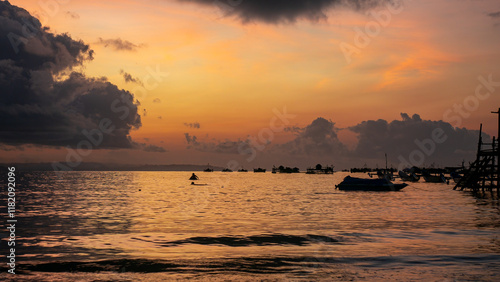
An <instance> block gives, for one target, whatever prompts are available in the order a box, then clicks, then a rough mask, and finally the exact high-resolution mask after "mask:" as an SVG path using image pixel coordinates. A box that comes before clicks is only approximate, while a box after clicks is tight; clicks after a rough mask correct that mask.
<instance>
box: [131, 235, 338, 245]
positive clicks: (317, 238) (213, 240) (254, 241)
mask: <svg viewBox="0 0 500 282" xmlns="http://www.w3.org/2000/svg"><path fill="white" fill-rule="evenodd" d="M133 239H135V240H141V241H146V242H154V243H156V244H160V245H161V246H163V247H172V246H180V245H185V244H195V245H223V246H230V247H246V246H268V245H295V246H304V245H310V244H320V243H322V244H340V240H339V239H336V238H332V237H328V236H322V235H313V234H307V235H303V236H296V235H286V234H261V235H254V236H218V237H191V238H187V239H183V240H176V241H167V242H158V241H149V240H146V239H144V238H137V237H135V238H133Z"/></svg>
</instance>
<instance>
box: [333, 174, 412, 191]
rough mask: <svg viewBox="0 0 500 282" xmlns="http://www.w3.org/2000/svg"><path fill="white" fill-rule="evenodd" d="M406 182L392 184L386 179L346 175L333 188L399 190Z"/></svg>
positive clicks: (347, 189) (345, 189)
mask: <svg viewBox="0 0 500 282" xmlns="http://www.w3.org/2000/svg"><path fill="white" fill-rule="evenodd" d="M406 186H408V184H406V183H401V184H394V183H392V182H391V181H389V180H387V179H365V178H357V177H351V176H346V177H345V178H344V180H343V181H342V182H340V183H339V184H338V185H335V188H337V189H339V190H343V191H399V190H401V189H403V188H405V187H406Z"/></svg>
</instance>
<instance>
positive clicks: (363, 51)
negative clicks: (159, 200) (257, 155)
mask: <svg viewBox="0 0 500 282" xmlns="http://www.w3.org/2000/svg"><path fill="white" fill-rule="evenodd" d="M10 2H11V4H13V5H18V6H21V7H23V8H25V9H27V10H28V11H29V12H30V13H32V14H33V15H38V17H39V18H40V19H42V22H43V24H45V25H47V26H49V27H50V28H51V30H52V32H55V33H65V32H67V33H69V34H70V35H71V36H72V37H73V38H74V39H81V40H83V41H84V42H86V43H88V44H90V45H91V48H92V49H93V50H95V59H94V60H93V61H92V62H89V63H87V64H86V65H85V73H86V74H87V75H88V76H96V77H100V76H106V77H107V78H108V79H109V80H110V81H111V82H112V83H114V84H116V85H118V86H119V87H120V88H123V89H127V90H130V91H132V92H133V90H134V89H137V87H140V85H138V84H134V83H126V82H125V81H124V79H123V77H122V75H121V74H120V70H124V71H125V72H127V73H130V74H131V75H132V76H133V77H136V78H138V79H140V80H144V78H145V77H146V76H147V75H148V68H152V69H155V68H157V67H158V68H159V69H161V70H162V71H163V72H168V73H169V76H168V77H165V78H162V80H161V81H160V82H159V83H157V84H156V85H154V87H151V88H150V89H148V90H147V91H146V92H145V95H143V96H141V97H140V99H139V100H140V103H141V110H140V113H141V114H143V111H144V109H145V110H146V112H147V114H146V115H145V116H144V115H143V116H142V124H143V126H142V127H141V128H140V129H139V130H137V131H134V132H133V133H132V138H133V139H134V140H139V141H142V142H144V141H143V140H144V138H147V139H146V140H149V142H150V143H152V144H155V145H158V146H163V147H165V148H166V149H167V150H169V151H177V150H184V148H185V147H186V144H185V137H184V133H190V134H195V135H197V136H199V137H203V136H205V138H206V140H211V139H212V138H214V139H217V140H224V139H226V138H227V139H231V140H236V139H238V138H241V139H244V138H246V136H247V135H249V134H250V135H256V134H257V133H258V132H259V131H260V130H261V129H262V128H266V127H268V126H269V121H270V119H271V118H272V117H273V109H282V108H283V107H284V106H286V107H287V109H288V112H289V113H292V114H294V115H296V117H295V118H294V119H293V122H292V124H290V125H291V126H299V127H305V126H307V125H308V124H310V123H311V121H312V120H314V119H316V118H317V117H324V118H326V119H330V120H332V121H333V122H335V123H336V125H337V127H340V128H344V127H349V126H354V125H356V124H358V123H360V122H362V121H364V120H370V119H374V120H376V119H386V120H388V121H392V120H394V119H399V118H400V113H401V112H405V113H408V114H410V115H412V114H414V113H418V114H420V116H421V117H422V118H424V119H430V120H441V119H443V115H444V114H445V113H446V111H447V110H449V109H453V106H454V104H462V103H463V101H464V99H466V98H467V97H468V96H470V95H473V94H474V91H475V89H476V87H477V85H478V84H479V81H478V76H483V77H487V76H488V75H490V74H492V75H493V80H496V81H500V72H499V71H498V63H500V53H499V52H498V46H500V18H495V17H491V16H488V14H489V13H493V12H497V11H500V3H499V2H498V1H495V0H486V1H447V0H437V1H404V2H405V7H404V9H403V11H402V12H401V13H399V14H392V15H391V20H390V21H389V23H388V24H387V26H383V27H381V28H380V33H379V34H377V35H376V36H373V37H370V42H369V44H367V46H364V47H360V48H358V51H359V53H357V54H355V55H353V57H352V60H351V62H350V63H348V62H347V60H346V58H345V56H344V54H343V53H342V51H341V50H340V48H339V45H340V44H341V43H347V44H350V45H353V46H354V45H355V36H356V28H359V29H360V30H365V28H366V26H367V24H373V23H374V22H375V20H374V18H373V17H371V16H369V15H367V14H366V13H359V12H353V11H348V10H345V9H337V10H329V11H328V14H327V16H328V18H327V19H326V20H322V21H319V22H311V21H309V20H304V19H299V20H298V21H297V22H295V23H292V24H283V23H282V24H269V23H262V22H257V21H255V22H250V23H242V22H241V20H239V19H238V18H236V17H224V16H223V14H222V13H221V11H220V10H219V9H218V8H217V7H210V6H199V5H194V4H186V3H179V2H178V1H166V0H164V1H161V0H146V1H138V0H137V1H135V0H127V1H122V0H121V1H118V0H116V1H115V0H105V1H94V0H88V1H78V0H73V1H59V2H61V3H59V2H58V1H56V0H51V1H49V0H46V1H44V0H22V1H21V0H11V1H10ZM64 2H67V3H64ZM43 3H52V4H53V3H57V5H55V6H54V5H53V6H44V4H43ZM47 7H49V8H50V9H48V8H47ZM377 11H384V9H383V8H382V9H379V10H377ZM71 15H73V16H71ZM99 38H103V39H116V38H120V39H122V40H126V41H129V42H131V43H133V44H135V45H137V46H139V47H138V48H137V50H135V51H116V50H114V49H113V48H110V46H108V47H105V46H103V45H99V44H97V42H98V41H99ZM358 47H359V46H358ZM151 82H154V81H151ZM499 91H500V90H498V91H497V92H495V93H493V95H492V96H491V97H490V98H488V99H487V100H486V101H481V103H480V105H479V107H478V108H477V109H475V110H474V111H471V112H470V117H468V118H464V119H463V125H462V126H466V127H468V128H471V129H477V128H478V127H479V123H484V124H485V125H484V126H485V129H486V131H487V132H488V133H490V134H494V135H496V126H497V125H496V117H495V116H494V115H491V114H490V113H489V112H490V111H491V110H494V109H495V108H497V107H498V106H499V105H500V103H499V102H500V98H499V96H498V95H497V94H498V92H499ZM155 99H159V101H161V102H159V103H158V102H154V101H155ZM157 101H158V100H157ZM159 117H161V119H160V118H159ZM195 122H197V123H199V124H200V125H201V128H200V129H193V128H188V127H186V126H185V125H184V123H195ZM292 137H293V136H292V135H291V134H288V133H279V134H277V135H276V139H275V140H276V141H283V142H284V141H286V140H290V139H291V138H292ZM352 139H353V137H352V136H351V137H349V138H347V139H346V140H348V141H349V140H352ZM167 155H168V154H167ZM18 157H19V158H20V159H22V156H20V155H18ZM159 158H160V157H154V158H152V161H153V162H159ZM194 158H195V157H193V159H194ZM161 160H166V161H165V162H166V163H171V162H182V158H181V157H180V155H175V154H173V153H172V156H170V157H168V156H162V157H161ZM205 160H206V158H200V160H199V161H201V162H204V161H205ZM0 161H1V160H0ZM4 161H5V160H4ZM195 161H196V160H195Z"/></svg>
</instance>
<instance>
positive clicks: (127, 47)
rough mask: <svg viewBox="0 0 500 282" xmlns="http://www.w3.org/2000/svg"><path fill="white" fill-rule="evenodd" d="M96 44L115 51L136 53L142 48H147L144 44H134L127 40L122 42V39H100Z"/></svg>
mask: <svg viewBox="0 0 500 282" xmlns="http://www.w3.org/2000/svg"><path fill="white" fill-rule="evenodd" d="M96 44H99V45H103V46H104V47H109V48H113V49H114V50H115V51H132V52H135V51H137V50H139V49H140V48H143V47H145V45H144V44H134V43H132V42H130V41H127V40H122V39H121V38H116V39H103V38H101V37H99V39H98V41H97V42H96Z"/></svg>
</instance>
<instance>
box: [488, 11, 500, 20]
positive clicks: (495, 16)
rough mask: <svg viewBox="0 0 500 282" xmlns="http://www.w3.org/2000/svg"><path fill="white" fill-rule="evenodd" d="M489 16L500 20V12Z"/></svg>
mask: <svg viewBox="0 0 500 282" xmlns="http://www.w3.org/2000/svg"><path fill="white" fill-rule="evenodd" d="M488 16H490V17H492V18H494V19H498V18H500V12H495V13H489V14H488Z"/></svg>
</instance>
